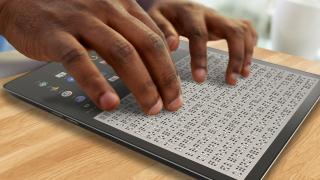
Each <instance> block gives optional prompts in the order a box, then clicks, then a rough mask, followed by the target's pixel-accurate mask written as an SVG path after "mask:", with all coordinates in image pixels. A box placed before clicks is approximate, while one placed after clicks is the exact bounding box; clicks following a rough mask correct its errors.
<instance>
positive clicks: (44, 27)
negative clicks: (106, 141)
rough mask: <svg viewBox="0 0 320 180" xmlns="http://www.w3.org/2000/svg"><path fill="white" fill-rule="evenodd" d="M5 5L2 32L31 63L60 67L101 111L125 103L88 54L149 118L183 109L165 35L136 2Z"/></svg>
mask: <svg viewBox="0 0 320 180" xmlns="http://www.w3.org/2000/svg"><path fill="white" fill-rule="evenodd" d="M1 5H2V6H1V8H0V10H1V11H0V33H1V34H2V35H4V36H5V37H6V38H7V39H8V41H9V42H10V43H11V44H12V45H13V46H14V47H15V48H16V49H17V50H18V51H20V52H21V53H23V54H24V55H26V56H28V57H30V58H32V59H37V60H43V61H56V62H61V63H62V64H63V65H64V67H65V68H66V69H67V71H68V72H69V73H70V74H71V75H72V76H73V77H74V78H75V80H76V81H77V83H78V84H79V86H80V88H81V89H82V90H83V91H84V92H85V93H86V94H87V95H88V96H89V97H90V99H91V100H92V101H93V102H94V103H95V104H96V105H97V106H98V107H100V108H101V109H103V110H112V109H114V108H116V107H117V106H118V104H119V101H120V100H119V97H118V95H116V93H115V91H114V89H113V88H112V87H111V86H110V85H109V84H108V82H107V81H106V80H105V79H104V77H103V76H102V75H101V74H100V72H99V71H98V69H97V67H96V66H95V65H94V63H93V62H92V61H91V60H90V57H89V55H88V53H87V49H93V50H95V51H97V52H98V54H99V55H100V56H101V57H102V58H103V59H105V60H106V62H107V63H108V64H110V65H111V66H112V67H113V69H114V70H115V71H116V72H117V73H118V75H119V76H120V77H121V79H122V80H123V81H124V83H125V84H126V85H127V87H128V88H129V89H130V90H131V92H132V93H133V95H134V96H135V97H136V99H137V101H138V103H139V104H140V106H141V108H142V110H143V111H144V112H145V113H147V114H157V113H158V112H159V111H160V110H161V109H162V107H163V106H164V107H165V108H166V109H167V110H170V111H174V110H177V109H178V108H179V107H180V106H181V105H182V98H181V90H180V81H179V79H178V76H177V73H176V70H175V67H174V64H173V62H172V60H171V57H170V53H169V50H168V47H167V44H166V42H165V39H164V36H163V33H162V32H161V30H160V29H159V28H158V27H157V25H156V24H155V23H154V22H153V21H152V19H151V18H150V17H149V16H148V15H147V13H146V12H145V11H143V9H141V7H140V6H139V5H138V4H137V3H136V1H134V0H68V1H63V0H56V1H44V0H7V1H6V2H5V3H3V4H1Z"/></svg>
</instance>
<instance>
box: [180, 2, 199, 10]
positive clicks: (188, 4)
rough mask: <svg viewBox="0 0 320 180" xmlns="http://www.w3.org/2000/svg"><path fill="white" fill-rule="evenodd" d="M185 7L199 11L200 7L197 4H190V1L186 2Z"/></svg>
mask: <svg viewBox="0 0 320 180" xmlns="http://www.w3.org/2000/svg"><path fill="white" fill-rule="evenodd" d="M183 5H184V8H186V9H197V8H198V7H199V6H200V5H199V4H197V3H194V2H189V1H187V2H185V3H184V4H183Z"/></svg>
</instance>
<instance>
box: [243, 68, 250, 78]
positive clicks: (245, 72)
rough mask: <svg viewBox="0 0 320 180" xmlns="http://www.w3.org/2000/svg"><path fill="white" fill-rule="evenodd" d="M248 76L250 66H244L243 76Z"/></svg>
mask: <svg viewBox="0 0 320 180" xmlns="http://www.w3.org/2000/svg"><path fill="white" fill-rule="evenodd" d="M249 75H250V66H245V67H244V69H243V76H244V77H248V76H249Z"/></svg>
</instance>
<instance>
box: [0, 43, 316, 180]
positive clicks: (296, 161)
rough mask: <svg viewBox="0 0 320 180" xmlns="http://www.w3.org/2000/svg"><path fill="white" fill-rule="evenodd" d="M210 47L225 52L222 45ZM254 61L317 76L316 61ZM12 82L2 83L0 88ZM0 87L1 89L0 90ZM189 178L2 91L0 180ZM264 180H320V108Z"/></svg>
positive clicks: (276, 57)
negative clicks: (270, 63)
mask: <svg viewBox="0 0 320 180" xmlns="http://www.w3.org/2000/svg"><path fill="white" fill-rule="evenodd" d="M210 46H212V47H215V48H219V49H226V46H225V43H224V42H216V43H211V44H210ZM255 57H256V58H259V59H264V60H266V61H269V62H273V63H276V64H282V65H286V66H290V67H292V68H296V69H301V70H305V71H308V72H312V73H316V74H320V62H312V61H306V60H303V59H300V58H297V57H293V56H290V55H286V54H281V53H276V52H271V51H268V50H263V49H256V51H255ZM11 79H12V78H7V79H2V80H0V85H3V84H4V83H5V82H7V81H9V80H11ZM1 87H2V86H1ZM47 178H50V179H77V180H78V179H86V180H87V179H191V177H189V176H187V175H184V174H183V173H180V172H178V171H176V170H174V169H172V168H170V167H167V166H166V165H163V164H161V163H158V162H156V161H154V160H152V159H149V158H147V157H145V156H143V155H141V154H139V153H136V152H134V151H131V150H129V149H127V148H125V147H122V146H120V145H118V144H116V143H113V142H111V141H110V140H108V139H105V138H102V137H100V136H98V135H95V134H93V133H91V132H89V131H86V130H84V129H82V128H80V127H77V126H75V125H72V124H69V123H67V122H65V121H64V120H62V119H59V118H57V117H55V116H53V115H50V114H49V113H46V112H44V111H42V110H39V109H38V108H35V107H33V106H31V105H28V104H26V103H24V102H22V101H20V100H17V99H15V98H13V97H11V96H10V95H9V94H7V93H5V92H4V91H3V89H2V88H1V91H0V179H3V180H4V179H47ZM266 179H281V180H282V179H298V180H301V179H320V106H319V104H318V105H316V107H315V109H314V110H313V112H312V113H311V114H310V116H309V117H308V118H307V120H306V121H305V123H304V124H303V125H302V126H301V128H300V130H299V131H298V132H297V134H296V136H295V137H294V138H293V139H292V141H291V142H290V143H289V145H288V146H287V148H286V149H285V150H284V151H283V153H282V155H281V156H280V157H279V159H278V160H277V162H276V163H275V164H274V166H273V167H272V169H271V170H270V172H269V173H268V175H267V176H266Z"/></svg>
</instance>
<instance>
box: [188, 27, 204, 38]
mask: <svg viewBox="0 0 320 180" xmlns="http://www.w3.org/2000/svg"><path fill="white" fill-rule="evenodd" d="M190 36H191V37H193V38H198V39H206V38H207V37H208V32H207V31H206V30H205V29H203V28H200V27H193V28H191V30H190Z"/></svg>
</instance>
